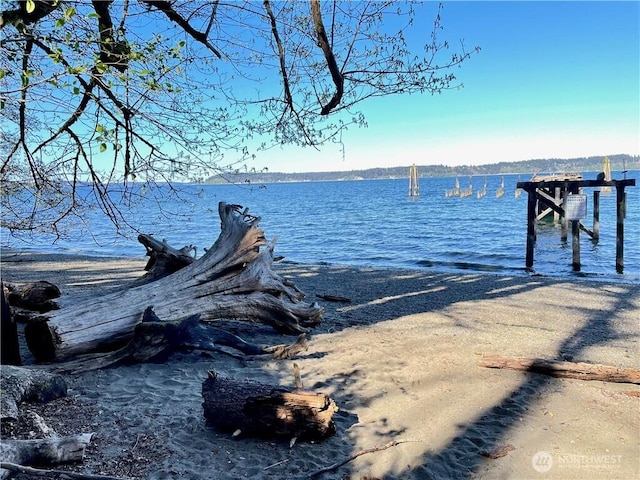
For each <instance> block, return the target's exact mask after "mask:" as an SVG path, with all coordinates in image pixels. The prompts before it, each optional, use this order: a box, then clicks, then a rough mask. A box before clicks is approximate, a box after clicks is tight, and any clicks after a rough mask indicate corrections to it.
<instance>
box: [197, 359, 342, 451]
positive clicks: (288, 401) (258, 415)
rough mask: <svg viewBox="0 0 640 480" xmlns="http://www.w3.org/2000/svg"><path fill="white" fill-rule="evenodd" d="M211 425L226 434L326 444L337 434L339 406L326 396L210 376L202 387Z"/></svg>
mask: <svg viewBox="0 0 640 480" xmlns="http://www.w3.org/2000/svg"><path fill="white" fill-rule="evenodd" d="M202 397H203V399H204V402H203V408H204V416H205V418H206V420H207V424H209V425H211V426H213V427H215V428H216V429H217V430H220V431H222V432H238V431H240V432H241V434H243V435H250V436H258V437H274V436H277V437H287V438H299V439H302V440H305V439H306V440H322V439H324V438H327V437H328V436H330V435H333V434H334V433H335V431H336V430H335V424H334V422H333V414H334V413H335V412H337V411H338V407H337V406H336V404H335V402H334V401H333V400H332V399H331V398H329V397H328V396H326V395H324V394H322V393H315V392H309V391H305V390H288V389H285V388H283V387H277V386H273V385H267V384H263V383H258V382H253V381H238V380H233V379H229V378H223V377H220V376H219V375H217V374H216V373H215V372H209V378H207V379H206V380H205V381H204V383H203V384H202Z"/></svg>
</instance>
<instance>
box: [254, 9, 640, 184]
mask: <svg viewBox="0 0 640 480" xmlns="http://www.w3.org/2000/svg"><path fill="white" fill-rule="evenodd" d="M434 9H435V4H434V3H433V2H429V3H428V4H427V3H425V5H424V7H423V9H422V13H421V15H424V16H425V17H426V18H425V24H427V25H430V24H431V23H432V21H433V12H434V11H435V10H434ZM442 23H443V27H444V30H443V32H442V38H443V39H447V40H448V41H449V43H450V44H452V45H454V46H455V45H458V44H459V41H460V40H464V44H465V46H466V47H467V49H473V48H474V47H475V46H479V47H480V48H481V51H480V53H478V54H474V55H472V58H471V59H470V60H468V61H466V62H464V63H463V64H462V66H461V67H460V68H456V69H455V70H454V73H455V75H456V77H457V80H458V81H459V82H461V83H462V84H463V88H460V89H456V90H450V91H446V92H444V93H442V94H440V95H435V96H432V95H429V94H426V95H411V96H393V97H386V98H381V99H370V100H366V101H365V102H364V103H363V104H362V105H361V110H362V112H363V113H364V114H365V116H366V118H367V122H368V127H367V128H364V129H358V128H355V127H352V128H351V129H349V131H347V132H345V133H344V134H343V137H342V140H343V144H344V145H343V150H341V149H340V148H339V147H337V146H335V145H329V146H327V147H326V148H323V149H322V150H321V151H320V152H317V151H314V150H313V149H309V148H307V149H300V148H294V147H287V148H283V149H272V150H270V151H269V152H265V153H262V154H260V156H258V157H257V159H256V160H255V161H254V162H253V163H252V164H250V165H249V166H252V167H254V168H257V169H259V168H262V167H267V168H268V169H269V171H272V172H311V171H316V172H317V171H343V170H346V171H348V170H357V169H366V168H375V167H392V166H404V165H407V166H408V165H411V164H414V163H415V164H416V165H436V164H444V165H450V166H455V165H477V164H488V163H497V162H502V161H507V162H510V161H520V160H529V159H539V158H574V157H587V156H595V155H611V154H618V153H626V154H630V155H639V154H640V33H639V31H640V2H635V1H629V2H546V1H535V2H481V1H478V2H445V3H444V9H443V13H442Z"/></svg>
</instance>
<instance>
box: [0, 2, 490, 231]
mask: <svg viewBox="0 0 640 480" xmlns="http://www.w3.org/2000/svg"><path fill="white" fill-rule="evenodd" d="M4 5H5V9H4V11H2V12H1V15H2V17H1V18H0V34H1V35H0V59H1V63H0V112H1V115H2V124H1V126H0V135H1V137H0V152H1V160H2V163H1V166H0V169H1V170H0V182H1V183H2V189H3V195H2V208H3V215H2V227H4V228H8V229H10V230H43V229H48V230H50V231H53V232H58V229H59V227H60V226H61V225H62V224H63V223H64V221H63V220H64V219H68V218H69V217H74V216H76V215H79V216H81V215H82V212H83V209H84V208H85V207H86V206H87V205H89V204H96V200H97V204H98V205H100V207H101V208H102V209H103V210H104V212H105V213H106V214H107V215H109V216H110V217H111V218H112V220H114V221H115V222H116V223H118V222H125V223H126V218H125V216H124V214H123V212H122V210H121V208H122V205H123V204H125V203H126V202H127V201H129V200H131V199H132V198H134V197H133V196H132V195H133V194H135V193H136V192H137V193H139V192H140V189H139V188H135V185H138V187H139V185H140V183H141V182H142V183H144V184H145V185H146V186H147V187H149V188H151V187H152V186H153V185H154V184H156V183H157V182H165V181H170V180H176V179H177V180H186V179H192V178H198V177H207V176H210V175H211V174H212V173H213V172H216V171H224V170H229V169H234V168H238V166H240V165H242V164H243V163H244V162H245V160H246V159H247V158H249V157H250V156H252V155H254V154H255V153H256V152H258V151H260V150H261V149H267V148H270V147H271V146H274V145H283V144H294V145H303V146H311V147H315V148H319V147H320V146H321V145H322V144H324V143H326V142H330V141H337V139H338V138H339V132H341V131H342V130H343V129H344V128H346V127H348V126H349V125H352V124H356V125H359V126H363V125H365V118H364V116H363V115H362V114H361V113H360V112H359V111H358V109H357V108H358V105H359V104H360V102H362V101H363V100H365V99H367V98H370V97H376V96H387V95H394V94H411V93H440V92H442V91H443V90H446V89H450V88H453V87H457V86H458V85H457V84H456V79H455V76H454V74H453V73H452V68H453V67H456V66H458V65H460V64H461V63H462V62H464V61H465V60H467V59H468V58H469V56H470V54H471V53H473V51H476V50H478V49H477V48H476V49H472V50H470V51H468V50H466V49H465V47H464V45H463V44H462V43H460V45H459V46H457V47H456V48H451V47H450V45H449V44H448V42H446V41H444V40H441V39H440V37H439V35H440V34H441V33H442V29H443V27H442V25H441V19H440V15H441V10H442V7H441V6H438V5H435V4H434V5H429V8H430V9H431V12H432V16H431V17H430V19H429V21H428V22H427V23H425V21H424V15H420V16H417V15H416V12H415V10H414V9H415V8H416V7H419V8H425V7H424V6H422V5H415V4H413V3H410V2H393V1H378V0H371V1H350V0H346V1H341V0H333V1H328V0H308V1H287V2H282V1H272V0H263V1H238V0H232V1H231V0H227V1H220V0H213V1H195V2H194V1H192V0H92V1H87V0H77V1H75V0H19V1H13V2H6V3H5V4H4ZM419 19H420V21H418V20H419ZM411 31H413V32H414V34H413V35H411V36H410V35H409V32H411ZM416 36H418V37H419V38H420V44H416V43H415V41H414V39H415V38H416ZM80 184H83V185H84V187H83V188H79V185H80Z"/></svg>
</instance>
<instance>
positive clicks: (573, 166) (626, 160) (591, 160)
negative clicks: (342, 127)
mask: <svg viewBox="0 0 640 480" xmlns="http://www.w3.org/2000/svg"><path fill="white" fill-rule="evenodd" d="M608 157H609V160H610V161H611V171H612V172H613V171H618V172H619V171H622V170H640V157H638V156H632V155H626V154H620V155H608ZM603 160H604V156H595V157H582V158H569V159H562V158H545V159H538V160H523V161H519V162H499V163H491V164H486V165H459V166H455V167H449V166H446V165H418V175H419V176H420V177H422V178H424V177H455V176H469V175H501V174H502V175H506V174H510V173H519V174H525V175H532V174H534V173H545V172H556V173H565V172H599V171H601V170H602V161H603ZM408 175H409V165H406V166H404V167H389V168H369V169H366V170H350V171H340V172H307V173H278V172H268V171H263V172H262V171H261V172H249V171H246V172H243V171H236V172H232V173H227V174H224V175H216V176H213V177H209V178H208V179H206V180H205V181H204V183H229V182H231V183H280V182H321V181H340V180H342V181H344V180H382V179H393V178H408Z"/></svg>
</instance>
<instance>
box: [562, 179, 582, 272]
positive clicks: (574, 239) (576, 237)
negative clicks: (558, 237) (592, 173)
mask: <svg viewBox="0 0 640 480" xmlns="http://www.w3.org/2000/svg"><path fill="white" fill-rule="evenodd" d="M569 191H570V193H571V195H576V194H578V193H579V192H580V189H579V187H578V186H577V185H572V186H571V188H570V189H569ZM565 196H566V195H565ZM564 216H565V217H566V216H567V211H566V210H565V211H564ZM571 252H572V254H573V260H572V262H571V263H572V268H573V271H574V272H579V271H580V218H572V219H571Z"/></svg>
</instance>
